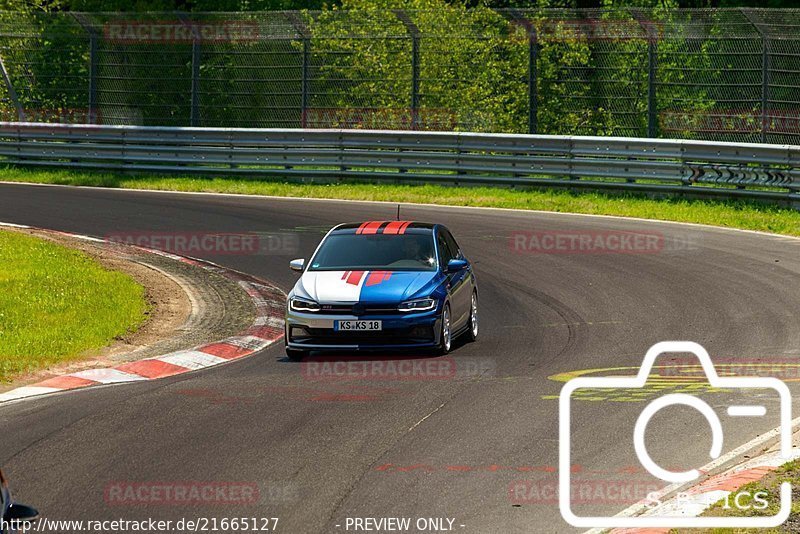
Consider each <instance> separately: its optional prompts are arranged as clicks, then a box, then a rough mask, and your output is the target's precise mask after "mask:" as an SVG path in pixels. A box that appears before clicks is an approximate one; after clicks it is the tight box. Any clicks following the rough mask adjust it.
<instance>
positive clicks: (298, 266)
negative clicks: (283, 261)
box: [289, 258, 306, 271]
mask: <svg viewBox="0 0 800 534" xmlns="http://www.w3.org/2000/svg"><path fill="white" fill-rule="evenodd" d="M305 265H306V260H304V259H303V258H298V259H296V260H292V261H290V262H289V268H290V269H291V270H293V271H302V270H303V267H305Z"/></svg>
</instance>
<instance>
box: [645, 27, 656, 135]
mask: <svg viewBox="0 0 800 534" xmlns="http://www.w3.org/2000/svg"><path fill="white" fill-rule="evenodd" d="M657 68H658V47H657V46H656V39H655V37H653V36H652V35H649V36H648V44H647V137H656V136H657V134H658V132H657V129H658V120H657V114H658V103H657V102H656V98H657V93H656V71H657Z"/></svg>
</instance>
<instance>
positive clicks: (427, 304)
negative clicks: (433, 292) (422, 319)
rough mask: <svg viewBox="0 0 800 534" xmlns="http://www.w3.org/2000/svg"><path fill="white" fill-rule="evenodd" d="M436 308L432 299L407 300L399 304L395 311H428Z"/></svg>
mask: <svg viewBox="0 0 800 534" xmlns="http://www.w3.org/2000/svg"><path fill="white" fill-rule="evenodd" d="M435 307H436V301H435V300H434V299H432V298H426V299H416V300H407V301H405V302H403V303H401V304H400V305H399V306H398V307H397V310H398V311H401V312H416V311H429V310H432V309H434V308H435Z"/></svg>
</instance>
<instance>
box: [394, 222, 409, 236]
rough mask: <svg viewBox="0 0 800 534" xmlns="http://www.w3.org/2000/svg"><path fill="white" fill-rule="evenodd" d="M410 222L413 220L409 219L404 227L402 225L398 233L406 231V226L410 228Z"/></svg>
mask: <svg viewBox="0 0 800 534" xmlns="http://www.w3.org/2000/svg"><path fill="white" fill-rule="evenodd" d="M410 224H411V221H407V222H406V223H405V224H404V225H403V226H402V227H400V230H399V231H398V232H397V233H398V234H404V233H406V228H408V225H410Z"/></svg>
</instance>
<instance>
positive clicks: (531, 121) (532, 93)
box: [503, 9, 539, 134]
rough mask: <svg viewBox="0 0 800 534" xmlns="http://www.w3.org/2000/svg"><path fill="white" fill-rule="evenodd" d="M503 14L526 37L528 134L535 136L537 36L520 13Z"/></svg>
mask: <svg viewBox="0 0 800 534" xmlns="http://www.w3.org/2000/svg"><path fill="white" fill-rule="evenodd" d="M503 14H504V15H506V16H508V18H510V19H511V20H512V21H513V22H516V23H517V24H519V25H520V26H522V27H523V28H525V32H526V33H527V35H528V79H527V85H528V133H529V134H535V133H537V131H538V129H539V89H538V87H537V80H538V78H539V36H538V34H537V33H536V26H535V25H534V24H533V22H531V20H530V19H528V18H527V17H526V16H525V15H524V14H523V13H522V11H520V10H518V9H510V10H508V11H507V12H503Z"/></svg>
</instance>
